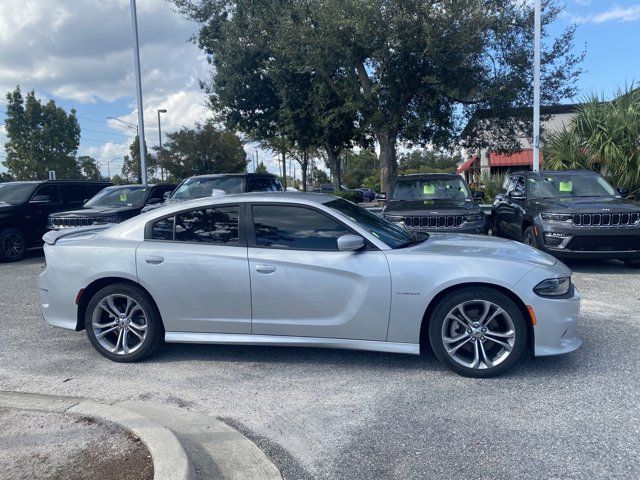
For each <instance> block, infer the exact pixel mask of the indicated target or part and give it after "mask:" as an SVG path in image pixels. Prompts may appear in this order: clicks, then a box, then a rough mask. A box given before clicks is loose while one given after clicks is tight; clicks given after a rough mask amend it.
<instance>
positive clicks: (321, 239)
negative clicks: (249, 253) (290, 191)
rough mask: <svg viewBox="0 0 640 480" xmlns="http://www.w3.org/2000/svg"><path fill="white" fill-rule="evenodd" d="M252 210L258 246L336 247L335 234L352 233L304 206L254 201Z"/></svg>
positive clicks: (300, 248)
mask: <svg viewBox="0 0 640 480" xmlns="http://www.w3.org/2000/svg"><path fill="white" fill-rule="evenodd" d="M252 212H253V225H254V230H255V235H256V244H257V246H259V247H270V248H287V249H293V250H321V251H337V250H338V242H337V239H338V237H341V236H342V235H346V234H349V233H351V232H350V231H349V229H347V227H345V226H343V225H342V224H340V223H338V222H337V221H335V220H333V219H331V218H330V217H328V216H327V215H324V214H323V213H320V212H318V211H316V210H311V209H309V208H305V207H295V206H289V205H254V206H253V207H252Z"/></svg>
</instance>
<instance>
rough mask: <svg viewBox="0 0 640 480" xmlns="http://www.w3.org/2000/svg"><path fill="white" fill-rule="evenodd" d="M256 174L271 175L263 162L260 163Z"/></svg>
mask: <svg viewBox="0 0 640 480" xmlns="http://www.w3.org/2000/svg"><path fill="white" fill-rule="evenodd" d="M255 173H269V170H267V166H266V165H265V164H264V162H263V161H262V160H260V162H258V166H257V167H256V172H255Z"/></svg>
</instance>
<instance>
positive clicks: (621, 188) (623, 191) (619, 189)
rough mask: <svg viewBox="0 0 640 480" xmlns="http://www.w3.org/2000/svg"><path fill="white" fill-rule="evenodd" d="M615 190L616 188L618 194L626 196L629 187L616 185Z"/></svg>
mask: <svg viewBox="0 0 640 480" xmlns="http://www.w3.org/2000/svg"><path fill="white" fill-rule="evenodd" d="M616 190H617V191H618V193H619V194H620V195H622V196H623V197H626V196H628V195H629V189H628V188H625V187H618V188H616Z"/></svg>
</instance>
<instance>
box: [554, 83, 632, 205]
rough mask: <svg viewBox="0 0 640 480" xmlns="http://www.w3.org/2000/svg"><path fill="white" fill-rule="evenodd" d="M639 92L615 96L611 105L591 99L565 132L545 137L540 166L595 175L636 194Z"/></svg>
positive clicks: (582, 106) (629, 89)
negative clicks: (590, 170)
mask: <svg viewBox="0 0 640 480" xmlns="http://www.w3.org/2000/svg"><path fill="white" fill-rule="evenodd" d="M639 139H640V89H638V88H635V85H632V86H630V87H627V88H626V89H625V90H621V91H619V92H618V95H617V98H616V99H615V100H613V101H606V100H605V99H604V98H599V97H598V96H596V95H592V96H591V97H588V98H587V101H586V102H584V103H583V104H582V105H581V106H580V107H579V108H578V111H577V113H576V116H575V117H574V118H573V119H572V120H571V123H570V125H569V126H568V128H566V129H564V130H561V131H560V132H557V133H555V134H551V135H549V136H547V138H546V139H545V147H544V166H545V168H550V169H554V170H555V169H557V170H562V169H569V168H587V169H592V170H596V171H599V172H600V173H602V174H603V175H605V176H606V177H608V178H609V179H610V180H611V182H612V183H613V184H614V185H615V186H619V187H626V188H628V189H629V190H630V191H631V192H634V193H637V192H639V191H640V143H639Z"/></svg>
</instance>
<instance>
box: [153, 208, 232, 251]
mask: <svg viewBox="0 0 640 480" xmlns="http://www.w3.org/2000/svg"><path fill="white" fill-rule="evenodd" d="M238 225H239V209H238V206H237V205H230V206H223V207H217V208H202V209H197V210H191V211H188V212H183V213H180V214H178V215H176V216H175V217H170V218H165V219H161V220H158V221H156V222H155V223H154V224H153V226H152V228H151V238H152V239H153V240H175V241H177V242H192V243H209V244H216V245H238V244H239V228H238Z"/></svg>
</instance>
